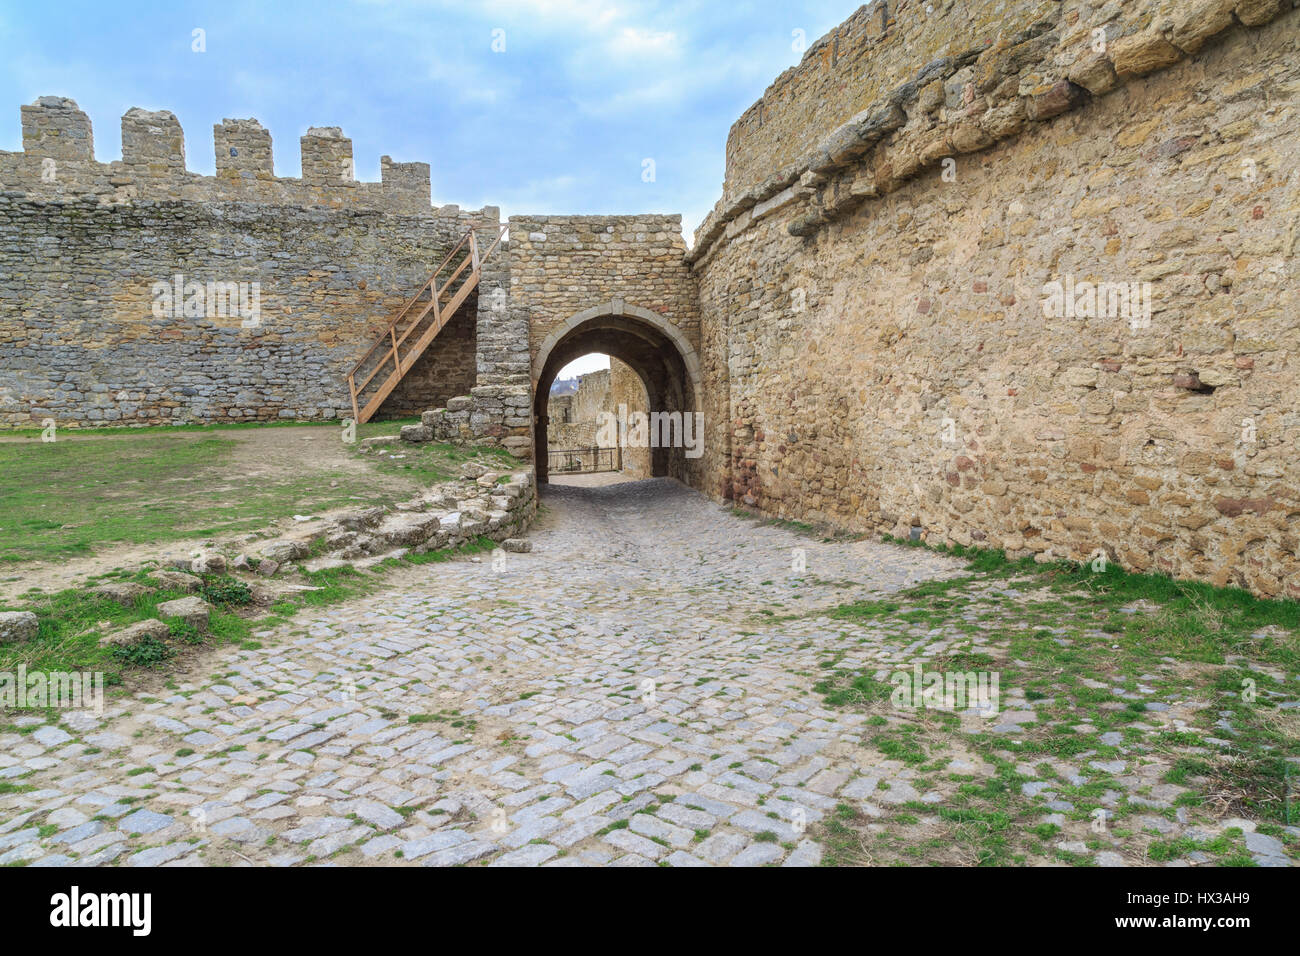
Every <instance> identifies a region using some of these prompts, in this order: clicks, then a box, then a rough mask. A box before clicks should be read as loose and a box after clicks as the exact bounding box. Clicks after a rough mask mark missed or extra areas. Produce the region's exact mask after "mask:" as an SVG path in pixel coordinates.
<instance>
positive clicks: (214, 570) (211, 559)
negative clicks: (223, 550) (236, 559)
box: [190, 551, 226, 574]
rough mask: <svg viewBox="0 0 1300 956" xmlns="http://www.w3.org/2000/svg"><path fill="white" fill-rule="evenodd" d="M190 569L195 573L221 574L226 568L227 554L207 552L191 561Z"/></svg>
mask: <svg viewBox="0 0 1300 956" xmlns="http://www.w3.org/2000/svg"><path fill="white" fill-rule="evenodd" d="M190 570H191V571H192V572H194V573H195V574H221V573H223V572H224V571H225V570H226V559H225V556H223V555H221V554H218V553H216V552H215V551H209V552H205V553H204V554H200V555H199V556H198V557H196V558H194V560H192V561H191V562H190Z"/></svg>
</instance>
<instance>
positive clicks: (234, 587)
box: [199, 577, 253, 607]
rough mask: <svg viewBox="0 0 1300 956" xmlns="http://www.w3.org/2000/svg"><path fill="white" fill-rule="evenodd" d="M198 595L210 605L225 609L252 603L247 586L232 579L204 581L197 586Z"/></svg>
mask: <svg viewBox="0 0 1300 956" xmlns="http://www.w3.org/2000/svg"><path fill="white" fill-rule="evenodd" d="M199 594H200V595H202V596H203V598H204V599H205V600H207V601H208V602H210V603H212V604H221V605H225V606H227V607H233V606H243V605H245V604H251V603H252V601H253V592H252V590H251V589H250V588H249V587H248V585H247V584H245V583H244V582H243V581H241V580H239V578H232V577H220V578H207V579H205V580H204V582H203V584H201V585H200V586H199Z"/></svg>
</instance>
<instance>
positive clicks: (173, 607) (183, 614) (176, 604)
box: [158, 596, 212, 631]
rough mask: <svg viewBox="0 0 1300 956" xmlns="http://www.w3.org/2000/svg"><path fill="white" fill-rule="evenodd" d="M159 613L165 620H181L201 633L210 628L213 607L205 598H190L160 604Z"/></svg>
mask: <svg viewBox="0 0 1300 956" xmlns="http://www.w3.org/2000/svg"><path fill="white" fill-rule="evenodd" d="M158 613H159V614H161V615H162V616H163V617H164V618H168V617H176V618H180V619H181V620H182V621H184V622H185V623H186V624H189V625H190V626H191V627H194V628H196V629H197V630H200V631H201V630H203V629H204V628H206V627H207V626H208V616H209V614H211V613H212V606H211V605H210V604H208V602H207V601H205V600H203V598H200V597H194V596H190V597H183V598H177V599H176V600H174V601H165V602H163V603H162V604H159V605H158Z"/></svg>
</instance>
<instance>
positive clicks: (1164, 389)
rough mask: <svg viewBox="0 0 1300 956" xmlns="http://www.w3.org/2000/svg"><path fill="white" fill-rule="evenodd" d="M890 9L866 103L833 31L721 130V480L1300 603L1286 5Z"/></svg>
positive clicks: (1299, 68)
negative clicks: (724, 152)
mask: <svg viewBox="0 0 1300 956" xmlns="http://www.w3.org/2000/svg"><path fill="white" fill-rule="evenodd" d="M884 6H885V5H883V4H876V5H873V6H872V7H868V8H864V10H863V11H860V12H859V14H857V15H855V17H854V18H853V20H851V21H850V23H849V25H848V27H847V32H848V33H849V34H850V35H851V36H852V37H856V38H857V39H855V40H854V41H853V43H850V44H847V47H848V49H849V50H850V51H853V52H851V56H852V57H857V58H858V59H859V60H860V59H861V58H862V57H875V58H876V59H878V60H881V63H882V66H881V69H880V72H879V76H880V82H876V81H875V80H871V81H868V80H866V79H864V78H863V77H864V76H865V74H864V73H863V71H862V67H861V66H860V65H855V64H857V63H858V60H853V59H848V60H846V54H845V44H842V45H841V48H840V54H839V65H838V69H840V70H841V71H847V72H846V73H845V74H844V75H845V80H844V83H843V86H840V85H838V84H837V82H836V81H834V79H833V76H834V75H838V74H833V73H832V72H831V71H833V70H835V69H837V66H836V63H835V58H834V53H833V44H830V41H823V42H822V43H821V44H819V45H818V46H817V47H815V48H814V49H813V50H810V51H809V57H806V58H805V61H804V63H803V64H802V65H801V66H800V67H799V68H797V70H796V71H794V72H793V73H790V74H787V75H786V76H784V77H783V78H782V79H781V80H780V81H778V84H777V85H776V87H775V88H774V90H773V91H769V95H768V96H767V97H765V101H766V102H767V107H766V109H765V110H764V115H763V122H762V125H761V126H759V125H757V124H756V116H755V114H754V111H752V110H751V111H750V113H747V114H746V117H745V118H744V119H742V121H741V123H740V124H738V128H737V129H736V130H734V131H733V134H732V137H731V140H730V141H729V147H730V148H731V150H732V155H730V156H729V166H728V168H729V172H730V173H733V174H734V175H735V177H736V179H735V181H734V182H733V181H731V180H730V179H729V181H728V184H727V187H726V190H725V192H724V196H723V199H722V201H720V203H719V206H718V208H717V209H716V210H715V213H714V214H713V215H712V216H711V217H710V218H709V219H708V220H707V221H706V222H705V223H704V225H703V226H702V227H701V229H700V230H699V231H698V232H697V236H698V241H697V244H696V246H695V247H694V248H693V249H692V251H691V253H690V254H689V256H688V258H689V260H690V261H691V262H692V263H693V267H694V269H695V273H696V275H697V277H698V280H699V289H700V293H699V294H700V304H701V317H702V336H701V338H702V350H703V363H704V369H705V372H704V376H705V383H706V384H705V391H706V394H709V395H711V396H717V395H725V405H726V408H727V410H728V411H727V415H726V418H727V421H728V424H729V428H728V433H727V434H726V435H725V436H720V438H721V441H722V442H724V443H725V447H726V455H725V457H724V459H723V461H724V464H723V466H722V467H721V468H718V469H713V468H711V469H710V473H709V479H708V486H709V490H710V491H713V492H715V493H719V494H720V496H722V497H726V498H734V499H736V500H737V501H738V502H741V503H743V504H745V505H747V506H749V507H752V508H754V509H756V510H758V511H761V512H763V513H766V514H771V515H779V516H783V517H790V518H800V519H806V520H814V521H825V522H828V523H831V524H835V525H839V526H843V527H848V528H852V529H856V530H861V531H873V532H886V533H890V534H894V535H898V536H902V537H906V536H909V535H910V534H913V533H917V534H920V535H921V537H922V538H924V539H925V540H928V541H931V542H956V543H962V544H982V545H986V546H993V547H997V548H1002V549H1006V550H1007V551H1009V552H1010V553H1011V554H1013V555H1025V554H1032V555H1036V556H1039V557H1041V558H1043V559H1047V558H1068V559H1072V560H1088V559H1091V558H1094V557H1096V556H1097V555H1099V554H1104V555H1106V556H1107V557H1108V559H1109V560H1113V561H1118V562H1120V563H1121V564H1123V565H1124V566H1126V567H1130V568H1136V569H1143V570H1145V569H1158V570H1162V571H1167V572H1170V573H1173V574H1175V575H1178V576H1184V577H1196V578H1202V579H1206V580H1211V581H1214V582H1218V583H1237V584H1241V585H1244V586H1247V587H1249V588H1251V589H1253V590H1255V591H1256V592H1258V593H1262V594H1267V595H1280V594H1289V595H1291V596H1297V595H1300V554H1298V550H1297V549H1298V548H1300V465H1298V464H1297V462H1298V460H1300V458H1298V456H1297V451H1298V450H1300V411H1298V410H1297V403H1296V400H1295V394H1296V383H1297V378H1298V372H1300V369H1298V368H1297V361H1300V293H1298V292H1297V281H1296V276H1297V261H1296V260H1297V252H1298V250H1300V179H1298V178H1297V174H1296V169H1295V162H1294V157H1295V156H1297V155H1300V101H1298V100H1297V92H1298V91H1300V12H1296V11H1294V10H1293V9H1292V7H1293V4H1292V3H1291V0H1287V2H1285V3H1282V2H1279V0H1262V2H1255V0H1151V2H1140V0H1134V2H1129V3H1123V4H1121V3H1116V2H1109V3H1089V2H1079V3H1036V2H1029V0H1026V2H1001V3H997V2H974V3H963V4H953V3H942V2H932V3H931V4H928V5H927V4H919V3H906V2H895V3H890V4H888V17H887V18H884V19H880V18H877V17H876V13H877V12H881V11H882V10H883V8H884ZM926 6H932V8H933V9H932V11H931V12H930V13H929V14H928V16H927V15H926V14H925V7H926ZM881 15H882V17H883V13H882V14H881ZM923 17H924V18H925V19H924V20H923V19H922V18H923ZM934 18H942V19H944V20H945V22H946V23H947V26H946V27H945V28H944V29H943V30H941V31H936V30H935V28H934V24H933V22H932V20H933V19H934ZM891 23H892V25H891ZM981 23H990V24H994V27H991V28H990V29H987V30H985V29H982V28H980V27H979V24H981ZM881 24H883V33H877V35H875V36H874V39H873V33H872V31H873V30H877V26H878V25H881ZM927 37H929V38H931V39H934V40H936V42H933V43H932V42H930V41H929V40H927V39H926V38H927ZM945 37H946V41H945V42H938V41H944V40H945ZM828 44H830V45H828ZM854 44H857V45H856V46H855V45H854ZM913 50H914V51H915V54H916V56H915V60H914V62H913V63H912V64H911V67H910V68H906V66H907V65H906V63H904V62H903V60H904V59H906V58H910V57H912V55H913ZM900 58H903V59H900ZM818 96H820V97H822V100H821V101H819V102H820V105H819V106H818V107H817V108H816V109H814V108H813V107H811V106H810V105H809V104H810V103H811V102H812V100H813V99H816V98H817V97H818ZM840 117H846V119H845V120H844V121H842V122H840V124H839V125H835V123H836V121H837V120H839V118H840ZM782 131H784V132H782ZM819 132H820V136H819V135H818V133H819ZM810 144H812V145H810ZM792 157H793V158H792ZM754 183H758V184H759V185H758V186H754V185H753V184H754ZM1095 284H1105V285H1103V286H1102V294H1101V296H1100V303H1099V304H1097V297H1096V295H1095V294H1091V293H1095V292H1096V285H1095ZM1121 293H1122V294H1123V295H1124V296H1128V295H1129V294H1130V293H1132V295H1133V299H1132V303H1131V304H1135V305H1136V306H1137V307H1136V308H1129V309H1125V308H1124V305H1125V303H1124V300H1123V299H1122V298H1121ZM1067 296H1068V297H1069V299H1070V302H1069V305H1068V306H1067V305H1066V303H1065V299H1066V298H1067ZM1112 304H1113V305H1114V307H1115V308H1114V309H1113V310H1112V309H1111V308H1110V307H1111V305H1112ZM1058 306H1059V308H1057V307H1058Z"/></svg>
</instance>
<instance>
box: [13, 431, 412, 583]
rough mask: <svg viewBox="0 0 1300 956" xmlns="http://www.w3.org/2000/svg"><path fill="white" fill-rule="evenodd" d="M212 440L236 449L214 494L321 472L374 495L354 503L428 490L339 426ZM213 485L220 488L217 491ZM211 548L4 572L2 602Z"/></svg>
mask: <svg viewBox="0 0 1300 956" xmlns="http://www.w3.org/2000/svg"><path fill="white" fill-rule="evenodd" d="M397 427H398V426H396V425H394V426H393V427H392V428H391V430H390V431H391V432H392V433H395V432H396V431H397ZM382 431H383V430H381V432H382ZM144 434H146V433H144V432H136V431H132V432H120V433H110V434H102V433H101V434H95V433H92V432H85V433H78V432H77V431H75V430H65V431H62V432H60V433H59V437H58V441H60V442H101V441H103V442H111V441H114V440H120V439H123V438H139V437H141V436H142V435H144ZM194 434H195V433H194V432H171V433H158V435H157V438H158V440H159V441H167V440H176V439H184V438H185V437H186V436H191V435H194ZM204 434H206V433H204ZM212 434H214V435H219V436H220V437H221V438H224V439H229V440H233V441H235V442H236V443H237V445H236V447H235V449H234V453H233V455H232V456H231V457H230V458H228V459H227V460H226V461H225V462H224V463H223V464H222V466H221V467H220V469H219V470H218V471H217V472H215V473H213V472H211V471H208V472H206V473H205V475H204V478H203V481H204V482H205V490H206V491H208V492H214V491H215V492H217V493H220V494H222V495H228V496H230V497H232V498H235V497H237V496H239V495H240V494H241V493H243V492H244V491H246V490H247V489H249V488H253V487H256V486H258V485H259V484H265V483H268V482H274V481H277V480H283V479H287V478H295V479H301V478H302V477H304V475H305V474H312V473H319V474H320V475H321V476H322V477H321V481H322V491H325V490H326V489H327V488H337V487H338V485H339V484H340V481H341V480H343V481H346V480H347V479H352V478H355V479H357V480H359V481H364V482H365V483H366V486H367V488H368V489H370V492H368V493H367V494H354V495H349V496H348V497H349V498H351V499H352V500H355V501H356V502H357V503H358V504H365V503H366V502H368V501H372V500H376V499H392V498H404V497H410V496H413V495H414V494H415V493H417V492H418V491H419V490H421V487H420V486H421V483H420V482H419V481H418V480H416V478H415V477H412V476H407V475H404V474H402V473H400V472H392V471H383V470H380V469H379V468H376V467H375V465H374V464H373V460H372V459H371V458H369V457H362V456H358V455H357V454H356V453H355V447H356V446H351V445H347V444H344V443H343V442H342V441H341V440H340V439H339V435H338V431H337V427H336V426H286V427H282V428H280V427H277V428H247V429H227V430H221V431H214V432H212ZM40 441H41V440H40V438H39V437H36V436H32V437H20V436H0V443H4V444H13V443H26V444H40ZM401 454H403V452H402V450H400V449H397V450H396V451H395V455H401ZM188 480H189V479H187V478H183V477H182V478H176V479H174V483H175V485H176V486H177V487H174V488H172V489H168V488H167V487H166V484H164V485H163V487H160V488H158V489H157V493H158V494H159V495H163V494H177V493H184V485H185V484H186V482H187V481H188ZM214 480H215V481H216V484H215V485H214V484H212V482H213V481H214ZM105 495H106V496H112V495H114V492H113V491H112V490H110V489H106V490H105ZM293 524H294V521H293V516H292V515H290V514H286V515H279V516H271V515H268V516H267V520H266V522H265V525H264V526H263V527H264V528H265V529H266V530H271V529H273V528H287V527H291V526H292V525H293ZM245 533H246V532H245ZM236 536H238V533H237V535H236ZM211 541H212V538H211V537H210V536H206V537H199V538H181V539H177V540H173V541H167V542H161V543H160V542H146V543H141V544H120V545H110V546H107V547H105V548H103V549H99V550H96V552H95V553H94V554H90V555H84V556H72V557H65V558H59V559H58V560H52V561H35V562H23V563H21V564H9V565H4V566H0V601H4V600H11V599H13V598H14V597H16V596H17V595H19V594H21V593H22V592H24V591H27V590H28V589H29V588H33V587H38V588H41V589H42V590H44V591H47V592H51V591H57V590H60V589H63V588H67V587H71V586H73V585H74V584H76V583H77V582H79V581H82V580H84V579H85V578H86V577H87V576H89V575H93V574H101V573H103V572H105V571H107V570H111V569H113V568H117V567H127V566H131V565H135V564H139V563H141V562H143V561H145V560H148V559H150V558H156V557H158V556H159V555H160V554H164V553H166V554H182V553H186V552H188V551H192V550H194V549H196V548H198V547H200V546H202V545H204V544H205V543H210V542H211Z"/></svg>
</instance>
